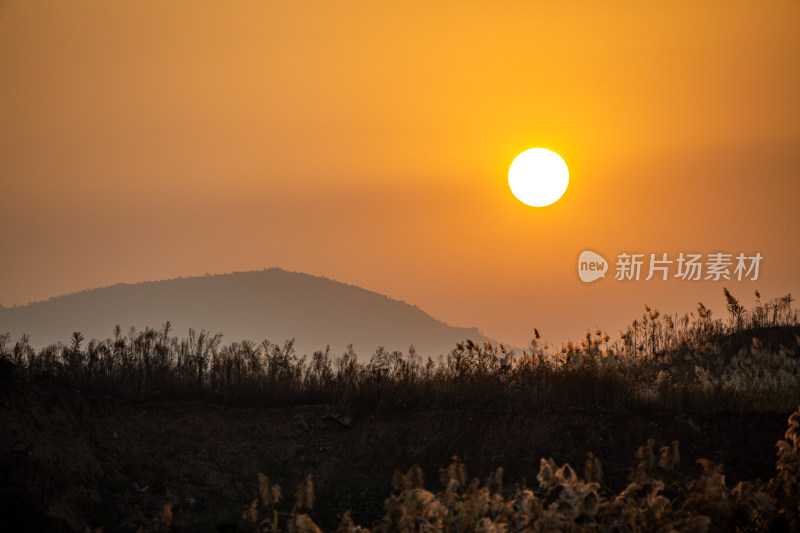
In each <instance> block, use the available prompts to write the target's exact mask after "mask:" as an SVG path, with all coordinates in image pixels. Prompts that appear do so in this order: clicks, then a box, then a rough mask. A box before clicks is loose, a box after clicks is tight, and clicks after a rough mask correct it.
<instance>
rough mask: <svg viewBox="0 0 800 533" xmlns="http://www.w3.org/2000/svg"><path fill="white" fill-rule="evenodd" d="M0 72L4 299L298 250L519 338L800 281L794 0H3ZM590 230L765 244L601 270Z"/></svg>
mask: <svg viewBox="0 0 800 533" xmlns="http://www.w3.org/2000/svg"><path fill="white" fill-rule="evenodd" d="M0 72H2V83H0V198H1V199H2V209H0V244H1V245H2V251H3V253H2V260H1V261H0V303H2V304H3V305H5V306H9V305H12V304H24V303H27V302H29V301H35V300H42V299H46V298H48V297H51V296H56V295H60V294H65V293H68V292H73V291H77V290H81V289H85V288H91V287H98V286H104V285H109V284H114V283H117V282H120V281H124V282H135V281H143V280H156V279H166V278H172V277H177V276H189V275H202V274H204V273H207V272H208V273H224V272H231V271H240V270H253V269H262V268H266V267H271V266H279V267H282V268H285V269H288V270H296V271H302V272H307V273H310V274H317V275H324V276H327V277H329V278H333V279H336V280H340V281H345V282H348V283H353V284H357V285H359V286H362V287H364V288H367V289H370V290H374V291H377V292H380V293H383V294H387V295H389V296H392V297H394V298H397V299H402V300H405V301H407V302H409V303H412V304H415V305H418V306H419V307H421V308H422V309H424V310H426V311H427V312H429V313H430V314H432V315H433V316H434V317H436V318H438V319H441V320H444V321H446V322H448V323H450V324H453V325H459V326H477V327H479V328H481V329H482V330H483V331H484V332H485V333H486V334H487V335H490V336H493V337H495V338H499V339H502V340H505V341H506V342H509V343H512V344H517V345H522V344H525V343H526V342H527V341H528V340H529V339H530V337H531V332H532V329H533V327H537V328H538V329H539V330H540V331H541V332H542V333H543V334H544V336H545V337H546V338H547V339H550V340H551V341H561V340H564V339H566V338H567V337H571V338H577V337H579V336H580V335H581V334H582V333H583V332H584V331H585V330H586V329H587V328H594V327H595V326H600V327H601V328H606V329H608V330H609V332H610V333H611V334H612V335H613V334H616V332H617V331H618V330H619V329H620V328H621V327H622V326H623V325H624V324H626V323H628V322H629V321H630V320H632V319H634V318H636V317H638V316H639V315H640V314H641V312H642V309H643V305H644V304H645V303H647V304H650V305H651V306H655V307H658V308H659V309H660V310H662V311H666V312H674V311H680V312H684V311H690V310H692V309H694V307H695V305H696V303H697V301H698V300H702V301H703V302H704V303H706V304H707V305H710V306H712V307H713V308H715V309H716V310H718V313H722V308H721V303H722V287H723V286H727V287H728V288H729V289H731V291H732V292H733V293H734V295H738V296H740V298H741V300H743V301H744V302H745V303H747V304H749V303H750V302H751V301H752V298H751V295H752V291H753V289H754V288H758V289H759V290H760V291H761V293H762V295H764V296H766V297H774V296H780V295H783V294H785V293H786V292H789V291H792V292H794V293H800V283H798V281H799V280H798V272H800V250H799V249H798V246H799V245H800V239H798V237H800V226H798V199H800V97H799V96H798V95H800V3H798V1H797V0H775V1H770V2H751V1H746V2H738V1H730V0H726V1H720V2H695V1H670V2H642V1H640V0H639V1H632V2H592V1H584V2H556V1H529V2H517V1H515V2H464V1H461V2H436V3H430V2H417V1H386V2H375V1H369V2H361V1H342V2H329V1H321V2H304V1H292V2H277V1H253V2H223V1H219V0H193V1H177V0H171V1H169V2H164V1H143V0H136V1H116V2H109V1H107V0H98V1H84V0H71V1H69V2H57V1H38V0H5V1H3V2H0ZM536 146H540V147H546V148H550V149H552V150H555V151H556V152H558V153H560V154H561V155H562V157H563V158H564V159H565V160H566V162H567V164H568V166H569V168H570V186H569V189H568V190H567V192H566V194H565V195H564V197H563V198H562V199H561V200H560V201H559V202H557V203H556V204H554V205H552V206H549V207H546V208H533V207H528V206H526V205H524V204H522V203H520V202H519V201H517V200H516V199H515V198H514V197H513V195H512V194H511V192H510V190H509V188H508V185H507V171H508V167H509V165H510V163H511V161H512V160H513V159H514V157H515V156H516V155H517V154H518V153H520V152H521V151H523V150H525V149H527V148H532V147H536ZM585 248H590V249H593V250H595V251H598V252H600V253H601V254H603V255H604V256H605V257H606V258H607V259H609V261H610V262H611V263H612V269H613V268H614V265H613V263H614V260H615V258H616V255H617V254H618V253H620V252H624V251H627V252H638V253H647V254H649V253H657V254H661V253H663V252H668V253H670V254H673V255H674V254H677V253H679V252H681V251H683V252H696V253H702V254H708V253H714V252H726V253H732V254H738V253H739V252H744V253H747V254H753V253H755V252H759V253H761V254H762V255H763V256H764V260H763V262H762V264H761V273H760V278H759V280H758V281H756V282H752V281H735V280H732V281H724V282H722V281H720V282H712V281H698V282H692V281H685V280H679V279H674V278H673V279H671V280H669V281H660V280H658V281H657V280H651V281H638V282H636V281H628V282H622V281H617V280H614V279H613V272H609V275H608V276H607V278H606V279H605V280H600V281H597V282H594V283H592V284H585V283H582V282H581V281H580V280H579V278H578V275H577V257H578V254H579V253H580V252H581V251H582V250H583V249H585Z"/></svg>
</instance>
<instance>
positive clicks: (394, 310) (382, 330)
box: [0, 268, 488, 359]
mask: <svg viewBox="0 0 800 533" xmlns="http://www.w3.org/2000/svg"><path fill="white" fill-rule="evenodd" d="M166 321H170V322H171V323H172V325H173V331H174V333H175V334H177V335H178V336H186V335H187V334H188V331H189V328H193V329H195V330H197V331H199V330H201V329H205V330H207V331H210V332H212V333H217V332H221V333H223V342H224V343H230V342H233V341H241V340H243V339H249V340H252V341H256V342H261V341H262V340H264V339H267V340H269V341H271V342H274V343H278V344H283V342H284V341H286V340H288V339H292V338H294V339H295V349H296V351H297V352H298V353H299V354H301V355H302V354H311V353H313V352H314V351H316V350H324V349H325V347H326V346H327V345H330V347H331V350H332V353H333V354H337V355H338V354H340V353H342V352H343V351H344V350H345V349H346V347H347V345H348V344H353V345H354V350H355V352H356V353H357V354H358V355H359V358H361V359H367V358H369V356H370V355H371V354H372V353H373V352H374V351H375V350H376V348H377V347H378V346H383V347H384V348H385V349H387V350H390V351H394V350H399V351H402V352H407V351H408V348H409V346H410V345H414V347H415V348H416V349H417V351H418V352H419V353H420V354H422V355H431V356H435V355H438V354H440V353H447V352H449V351H450V350H452V349H453V348H454V347H455V345H456V343H457V342H461V341H464V340H465V339H471V340H473V341H475V342H483V341H485V340H488V339H487V338H486V337H485V336H484V335H483V334H482V333H481V332H480V331H479V330H478V329H477V328H459V327H453V326H449V325H447V324H445V323H444V322H441V321H439V320H436V319H434V318H433V317H431V316H430V315H428V314H427V313H425V312H424V311H422V310H421V309H419V308H418V307H416V306H413V305H409V304H407V303H405V302H402V301H399V300H394V299H392V298H390V297H388V296H385V295H382V294H379V293H376V292H372V291H368V290H366V289H363V288H361V287H358V286H355V285H349V284H346V283H341V282H338V281H333V280H330V279H328V278H323V277H319V276H312V275H309V274H303V273H299V272H289V271H286V270H283V269H280V268H270V269H265V270H263V271H250V272H234V273H231V274H218V275H206V276H198V277H189V278H174V279H169V280H164V281H145V282H140V283H134V284H126V283H119V284H117V285H112V286H109V287H103V288H97V289H88V290H84V291H81V292H76V293H72V294H68V295H65V296H57V297H54V298H50V299H49V300H46V301H42V302H35V303H30V304H27V305H24V306H18V307H13V308H3V307H0V333H4V332H9V333H11V334H12V338H13V339H17V338H19V337H20V336H21V335H22V334H23V333H25V334H28V335H30V338H31V343H32V344H33V345H34V346H37V347H42V346H45V345H48V344H52V343H55V342H59V341H61V342H67V341H68V340H69V337H70V335H71V334H72V332H74V331H80V332H81V333H83V335H84V336H85V337H86V338H87V339H90V338H97V339H106V338H109V337H111V336H112V334H113V330H114V327H115V326H116V325H120V326H121V327H122V330H123V332H127V331H128V330H129V328H130V327H131V326H133V327H135V328H137V329H138V330H142V329H144V328H145V327H151V328H159V327H161V325H162V324H164V323H165V322H166Z"/></svg>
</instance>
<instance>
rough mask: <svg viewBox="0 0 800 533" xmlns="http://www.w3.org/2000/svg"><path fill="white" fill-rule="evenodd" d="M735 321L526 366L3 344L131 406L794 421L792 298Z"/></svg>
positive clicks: (737, 315) (695, 317)
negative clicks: (556, 412) (643, 411)
mask: <svg viewBox="0 0 800 533" xmlns="http://www.w3.org/2000/svg"><path fill="white" fill-rule="evenodd" d="M724 293H725V298H726V307H727V310H728V313H729V316H728V317H727V319H724V320H723V319H715V318H712V313H711V311H710V310H709V309H708V308H706V307H705V306H704V305H703V304H702V303H700V304H699V305H698V308H697V311H696V313H695V312H692V313H690V314H687V315H685V316H683V317H680V318H679V317H677V316H670V315H662V314H661V313H659V311H657V310H654V309H650V308H649V307H647V306H645V312H644V314H643V315H642V317H641V319H637V320H634V321H633V323H632V324H631V325H630V326H629V327H628V328H627V329H626V330H625V331H624V332H621V333H620V335H619V338H617V339H614V340H611V339H610V338H609V336H608V335H607V334H606V333H604V332H602V331H599V330H596V331H594V332H587V333H586V335H585V337H584V338H583V339H582V340H581V341H580V342H576V343H575V342H568V343H566V344H564V345H562V346H560V347H557V348H552V349H551V347H549V346H547V345H546V344H542V342H541V339H540V336H539V333H538V331H536V330H534V338H533V340H532V341H531V343H530V346H529V347H528V349H526V350H524V351H523V353H521V354H518V353H514V351H512V350H507V349H506V348H505V347H504V346H503V345H502V344H497V345H493V344H491V343H488V342H486V343H484V344H477V343H474V342H472V341H470V340H467V341H465V342H464V343H459V344H457V345H456V347H455V348H454V349H453V350H452V351H451V352H450V353H449V354H448V355H447V356H446V357H442V358H440V359H439V360H433V359H432V358H430V357H424V356H423V355H421V354H418V353H417V352H416V351H415V350H414V349H413V347H411V348H410V349H409V351H408V353H406V354H403V353H401V352H387V351H385V350H383V349H380V348H379V349H378V350H376V351H375V353H373V354H372V356H371V357H370V359H369V361H367V362H360V361H359V358H358V357H357V355H356V354H355V353H354V352H353V350H352V347H351V348H350V349H349V350H348V351H346V352H345V353H343V354H341V355H334V354H332V353H330V350H325V351H317V352H315V353H313V354H312V355H311V356H310V357H305V356H299V355H298V354H297V353H295V351H294V349H293V343H292V341H287V342H285V343H284V344H283V345H279V344H275V343H271V342H269V341H264V342H262V343H261V344H256V343H254V342H251V341H247V340H245V341H241V342H233V343H230V344H223V343H222V335H221V334H210V333H208V332H205V331H201V332H200V333H196V332H194V331H190V333H189V336H188V338H179V337H177V336H175V335H173V334H172V330H171V326H170V324H169V323H166V324H165V325H164V326H163V327H162V328H161V329H160V330H155V329H149V328H148V329H145V330H144V331H135V330H133V329H131V330H130V331H129V332H128V333H127V334H123V333H122V330H121V329H120V328H119V326H118V327H117V328H116V330H115V331H114V335H113V337H112V338H109V339H106V340H96V339H92V340H89V341H86V339H84V337H83V335H81V334H80V333H78V332H76V333H74V334H73V336H72V338H71V339H70V340H69V341H68V342H66V343H58V344H54V345H51V346H48V347H46V348H43V349H41V350H38V351H37V350H34V349H33V348H32V347H31V346H30V344H29V340H28V338H27V337H23V338H21V339H20V340H18V341H16V342H15V343H13V344H12V343H11V339H10V336H9V335H2V336H0V360H6V361H9V362H10V363H12V365H13V369H12V370H11V371H12V372H14V373H16V374H18V375H19V377H21V378H23V379H27V380H30V381H32V382H47V383H49V384H51V385H54V386H63V387H71V388H76V389H78V390H80V391H82V392H85V393H97V394H109V395H115V396H118V397H123V398H126V399H135V400H147V399H152V398H159V399H204V400H212V401H219V402H225V403H234V404H242V403H246V404H250V405H262V406H263V405H274V406H281V405H301V404H342V405H350V406H359V407H375V408H379V409H385V410H404V409H425V408H430V407H447V406H462V407H463V406H466V405H481V406H483V407H484V408H495V409H497V410H498V411H500V410H504V409H513V408H514V407H517V406H521V407H528V406H536V405H574V406H600V407H607V408H626V407H654V408H665V409H666V408H676V409H683V410H696V411H727V410H778V411H788V410H790V409H793V408H794V407H796V406H797V404H798V402H800V357H798V355H800V336H799V335H798V334H800V324H799V323H798V312H797V310H796V309H794V308H793V306H792V301H793V300H792V298H791V296H790V295H787V296H785V297H782V298H778V299H775V300H772V301H769V302H763V303H762V302H761V299H760V296H759V294H758V292H756V302H755V305H754V306H753V307H752V308H751V309H745V308H744V306H742V305H741V304H740V303H739V301H738V300H737V299H735V298H734V296H733V295H731V294H730V292H728V291H727V290H725V291H724Z"/></svg>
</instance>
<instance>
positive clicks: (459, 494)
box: [154, 410, 800, 533]
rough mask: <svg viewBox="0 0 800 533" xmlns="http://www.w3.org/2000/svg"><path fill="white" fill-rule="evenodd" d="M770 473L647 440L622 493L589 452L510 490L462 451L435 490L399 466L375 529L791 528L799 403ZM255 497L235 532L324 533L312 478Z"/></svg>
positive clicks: (796, 495) (799, 461)
mask: <svg viewBox="0 0 800 533" xmlns="http://www.w3.org/2000/svg"><path fill="white" fill-rule="evenodd" d="M777 447H778V457H777V461H776V475H775V476H774V477H773V478H772V479H770V480H769V481H767V482H762V481H760V480H756V481H743V482H740V483H738V484H737V485H736V486H734V487H728V486H727V484H726V483H725V476H724V475H723V469H722V466H721V465H717V464H714V463H712V462H711V461H709V460H707V459H700V460H699V461H698V463H700V465H701V466H702V472H701V473H700V475H699V476H696V477H692V476H687V475H685V474H683V473H682V471H681V467H680V463H681V455H680V451H679V443H678V441H673V442H672V443H671V444H669V445H666V446H663V447H661V448H660V449H659V450H656V449H655V447H654V442H653V440H652V439H651V440H649V441H648V442H647V444H645V445H643V446H641V447H640V448H639V450H638V451H637V453H636V458H637V461H636V465H635V466H634V467H633V468H632V469H631V470H630V474H629V484H628V486H627V487H625V489H624V490H622V491H621V492H619V493H614V492H613V491H611V490H609V488H608V487H607V486H605V484H604V474H603V467H602V464H601V462H600V459H599V458H598V457H595V456H594V455H593V454H592V453H587V459H586V463H585V465H584V469H583V475H582V476H581V475H579V474H578V473H577V472H576V471H575V470H574V469H573V468H572V467H571V466H570V465H569V464H564V465H562V466H558V465H556V463H555V462H554V461H553V459H541V466H540V469H539V474H538V475H537V477H536V481H537V484H536V486H534V487H529V486H526V484H525V483H522V484H519V483H517V484H515V485H514V486H511V487H508V486H504V484H503V469H502V468H498V469H497V470H496V471H494V472H492V473H490V474H489V475H488V477H487V478H486V479H485V481H484V482H483V483H482V482H481V481H480V480H479V479H478V478H475V479H472V480H471V481H470V480H469V478H468V477H467V471H466V468H465V466H464V464H463V463H462V462H460V461H459V460H458V457H454V462H453V463H452V464H451V465H450V466H449V467H447V468H442V469H441V470H440V482H441V487H442V488H441V490H440V491H439V492H437V493H435V494H434V493H433V492H429V491H428V490H426V489H425V479H424V476H423V472H422V470H421V469H420V468H419V467H417V466H413V467H412V468H411V469H410V470H409V471H408V472H407V473H406V474H403V473H402V472H400V471H399V470H396V471H395V474H394V477H393V480H392V486H393V489H394V490H393V494H392V495H391V496H390V497H389V498H387V499H386V501H385V506H384V507H385V515H384V516H383V518H382V519H381V520H380V521H379V522H378V523H377V524H375V525H374V526H373V527H372V529H371V531H373V532H381V533H389V532H403V531H431V532H441V533H446V532H452V533H467V532H482V533H499V532H504V531H524V532H535V531H573V532H583V531H686V532H697V533H700V532H708V531H712V532H727V531H741V532H743V531H797V530H798V528H800V513H799V512H798V509H799V507H798V503H799V502H800V410H797V411H795V413H794V414H793V415H792V416H791V417H790V418H789V428H788V429H787V431H786V434H785V439H783V440H780V441H778V444H777ZM258 488H259V492H258V498H256V499H255V500H253V501H252V503H251V505H249V506H248V507H247V508H246V510H245V511H244V513H243V514H242V521H241V522H240V523H239V524H238V529H239V530H240V531H260V532H265V531H290V532H296V533H320V532H321V529H320V528H319V527H318V526H317V524H316V523H315V521H314V519H313V518H312V516H311V511H312V508H313V506H314V500H315V499H314V486H313V481H312V478H311V476H310V475H309V476H308V477H307V478H306V480H305V481H304V482H303V483H301V484H300V485H299V486H298V487H297V489H296V491H295V493H294V505H293V506H290V504H288V503H285V504H281V500H282V492H281V489H280V487H279V486H278V485H276V484H273V483H271V482H270V479H269V478H268V477H267V476H266V475H264V474H262V473H259V474H258ZM167 518H171V514H170V508H169V506H167V507H165V508H164V509H163V510H162V511H161V513H159V514H158V515H157V516H156V517H155V519H154V526H155V530H156V531H159V530H161V531H167V530H168V528H169V525H170V524H169V522H168V521H166V519H167ZM336 531H338V532H342V533H345V532H346V533H357V532H358V533H366V532H368V531H370V529H366V528H363V527H359V526H356V525H355V524H354V521H353V519H352V518H351V515H350V511H346V512H345V513H344V514H343V515H342V519H341V522H340V524H339V527H338V528H337V529H336Z"/></svg>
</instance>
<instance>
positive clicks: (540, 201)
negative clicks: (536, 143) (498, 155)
mask: <svg viewBox="0 0 800 533" xmlns="http://www.w3.org/2000/svg"><path fill="white" fill-rule="evenodd" d="M508 185H509V187H511V192H512V193H514V196H516V197H517V199H518V200H519V201H520V202H522V203H524V204H527V205H530V206H533V207H544V206H546V205H550V204H552V203H554V202H556V201H557V200H558V199H559V198H561V196H563V194H564V192H565V191H566V190H567V185H569V170H568V169H567V164H566V163H565V162H564V160H563V159H561V156H560V155H558V154H557V153H555V152H553V151H551V150H548V149H547V148H531V149H530V150H525V151H524V152H522V153H521V154H519V155H518V156H517V157H515V158H514V161H513V162H512V163H511V167H509V169H508Z"/></svg>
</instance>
